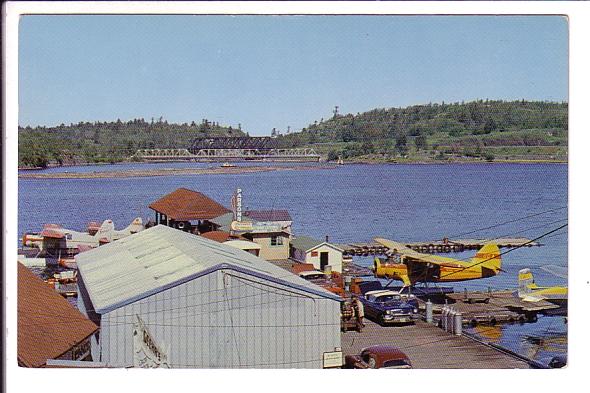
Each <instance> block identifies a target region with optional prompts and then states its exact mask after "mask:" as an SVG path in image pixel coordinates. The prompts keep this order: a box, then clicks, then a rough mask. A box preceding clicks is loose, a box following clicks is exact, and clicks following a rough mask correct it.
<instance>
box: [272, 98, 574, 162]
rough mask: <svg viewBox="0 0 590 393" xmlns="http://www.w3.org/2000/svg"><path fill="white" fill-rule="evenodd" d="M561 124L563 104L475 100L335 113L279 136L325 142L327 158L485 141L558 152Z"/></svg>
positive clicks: (296, 142)
mask: <svg viewBox="0 0 590 393" xmlns="http://www.w3.org/2000/svg"><path fill="white" fill-rule="evenodd" d="M567 129H568V104H567V103H556V102H542V101H524V100H521V101H490V100H478V101H473V102H466V103H463V102H462V103H453V104H445V103H442V104H428V105H414V106H409V107H406V108H390V109H374V110H371V111H369V112H365V113H357V114H356V115H352V114H346V115H341V114H336V115H334V116H332V117H331V118H329V119H322V120H320V121H319V122H318V121H316V122H314V123H313V124H310V125H309V126H308V127H306V128H304V129H303V130H302V131H301V132H298V133H291V134H288V135H282V136H280V137H279V138H280V141H281V145H282V146H284V147H295V146H304V145H313V144H324V143H330V144H332V147H331V148H330V149H331V150H330V151H331V152H332V153H333V154H332V157H331V158H334V155H342V156H343V157H344V158H347V157H354V156H361V155H366V154H372V153H374V154H381V155H392V156H393V155H396V154H397V155H398V156H399V155H402V156H404V155H407V154H408V153H409V154H410V155H411V154H412V153H416V152H417V151H424V150H429V153H430V154H440V153H441V152H445V154H459V155H460V154H462V153H463V150H465V149H462V148H463V147H474V144H475V145H478V146H479V148H480V150H482V149H484V150H485V148H486V146H488V147H492V146H494V147H499V146H562V149H561V150H559V149H553V150H556V151H557V150H559V151H557V154H562V153H563V152H564V151H566V148H567ZM453 149H454V151H453ZM489 150H493V149H491V148H490V149H489ZM495 150H496V151H499V150H498V149H497V148H496V149H495ZM512 150H514V149H512ZM528 150H534V149H528ZM537 150H539V149H537ZM540 150H543V149H540ZM540 150H539V151H540ZM545 150H547V151H550V150H551V149H544V150H543V151H545ZM504 151H508V150H506V149H504ZM325 153H327V151H326V152H325ZM517 153H518V152H517ZM524 153H525V155H526V154H530V153H531V152H530V151H524ZM533 153H536V152H533ZM490 154H491V153H490Z"/></svg>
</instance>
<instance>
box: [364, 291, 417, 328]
mask: <svg viewBox="0 0 590 393" xmlns="http://www.w3.org/2000/svg"><path fill="white" fill-rule="evenodd" d="M359 299H360V301H361V302H362V303H363V306H364V311H365V317H367V318H369V319H371V320H373V321H375V322H377V323H379V324H380V325H388V324H396V323H413V322H414V320H415V319H416V318H418V301H417V300H416V298H415V297H414V296H413V295H405V294H400V293H399V292H396V291H391V290H377V291H370V292H366V293H365V295H364V296H362V297H360V298H359Z"/></svg>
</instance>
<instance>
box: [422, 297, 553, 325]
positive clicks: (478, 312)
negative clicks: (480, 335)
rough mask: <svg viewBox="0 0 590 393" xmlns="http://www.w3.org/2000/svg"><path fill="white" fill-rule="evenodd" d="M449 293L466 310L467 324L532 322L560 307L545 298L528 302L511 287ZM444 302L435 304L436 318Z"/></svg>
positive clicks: (454, 304)
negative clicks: (542, 314) (514, 292)
mask: <svg viewBox="0 0 590 393" xmlns="http://www.w3.org/2000/svg"><path fill="white" fill-rule="evenodd" d="M446 297H447V299H449V306H451V307H452V308H453V309H454V310H456V311H458V312H460V313H461V314H462V316H463V324H465V325H467V324H469V325H479V324H489V325H495V324H499V323H507V322H508V323H511V322H532V321H535V320H536V318H537V314H538V313H542V312H546V311H549V310H554V309H557V308H559V306H557V305H555V304H553V303H550V302H547V301H543V300H541V301H538V302H525V301H523V300H521V299H520V298H518V297H516V296H514V294H513V293H512V292H511V291H494V292H485V291H482V292H457V293H451V294H447V295H446ZM443 306H444V304H435V305H433V313H434V318H435V320H437V319H438V318H439V317H440V313H441V311H442V308H443ZM420 308H421V309H424V308H425V303H424V301H423V300H420Z"/></svg>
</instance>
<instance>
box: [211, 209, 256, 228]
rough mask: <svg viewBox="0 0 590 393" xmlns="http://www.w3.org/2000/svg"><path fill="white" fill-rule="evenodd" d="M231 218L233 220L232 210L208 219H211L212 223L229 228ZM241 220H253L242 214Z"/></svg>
mask: <svg viewBox="0 0 590 393" xmlns="http://www.w3.org/2000/svg"><path fill="white" fill-rule="evenodd" d="M233 220H234V214H233V213H232V212H229V213H225V214H222V215H220V216H218V217H214V218H212V219H211V220H209V221H211V222H212V223H214V224H217V225H220V226H222V227H227V228H229V227H230V225H231V223H232V221H233ZM242 221H244V222H253V220H251V219H250V218H248V217H244V216H242Z"/></svg>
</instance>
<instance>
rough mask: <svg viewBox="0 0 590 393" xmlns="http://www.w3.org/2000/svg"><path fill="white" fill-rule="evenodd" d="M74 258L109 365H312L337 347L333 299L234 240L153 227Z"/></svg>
mask: <svg viewBox="0 0 590 393" xmlns="http://www.w3.org/2000/svg"><path fill="white" fill-rule="evenodd" d="M76 260H77V264H78V269H79V276H78V286H79V297H78V303H79V308H80V310H81V311H82V312H84V313H85V314H86V315H88V316H89V318H91V319H92V320H94V321H96V323H97V324H99V325H100V335H95V336H94V339H93V346H92V354H93V359H95V360H96V361H100V362H102V363H105V364H106V365H107V366H113V367H130V366H135V367H156V366H160V367H171V368H320V367H322V366H323V365H324V362H323V359H324V353H329V354H330V353H332V356H333V352H334V351H336V352H337V351H339V347H340V346H341V345H340V298H339V297H337V296H335V295H334V294H332V293H330V292H328V291H326V290H324V289H323V288H320V287H318V286H316V285H314V284H312V283H310V282H308V281H306V280H303V279H301V278H299V277H297V276H295V275H294V274H292V273H290V272H286V271H285V270H283V269H281V268H279V267H277V266H274V265H272V264H271V263H269V262H267V261H265V260H263V259H261V258H258V257H256V256H254V255H252V254H250V253H248V252H245V251H242V250H240V249H237V248H234V247H230V246H227V245H224V244H220V243H217V242H214V241H211V240H208V239H205V238H203V237H200V236H195V235H192V234H189V233H186V232H182V231H178V230H175V229H172V228H169V227H166V226H163V225H157V226H155V227H153V228H150V229H147V230H144V231H142V232H140V233H138V234H134V235H131V236H129V237H127V238H124V239H121V240H119V241H117V242H114V243H111V244H107V245H105V246H102V247H99V248H97V249H94V250H91V251H88V252H85V253H82V254H79V255H78V256H76ZM336 356H337V355H336ZM328 357H329V356H328Z"/></svg>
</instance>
